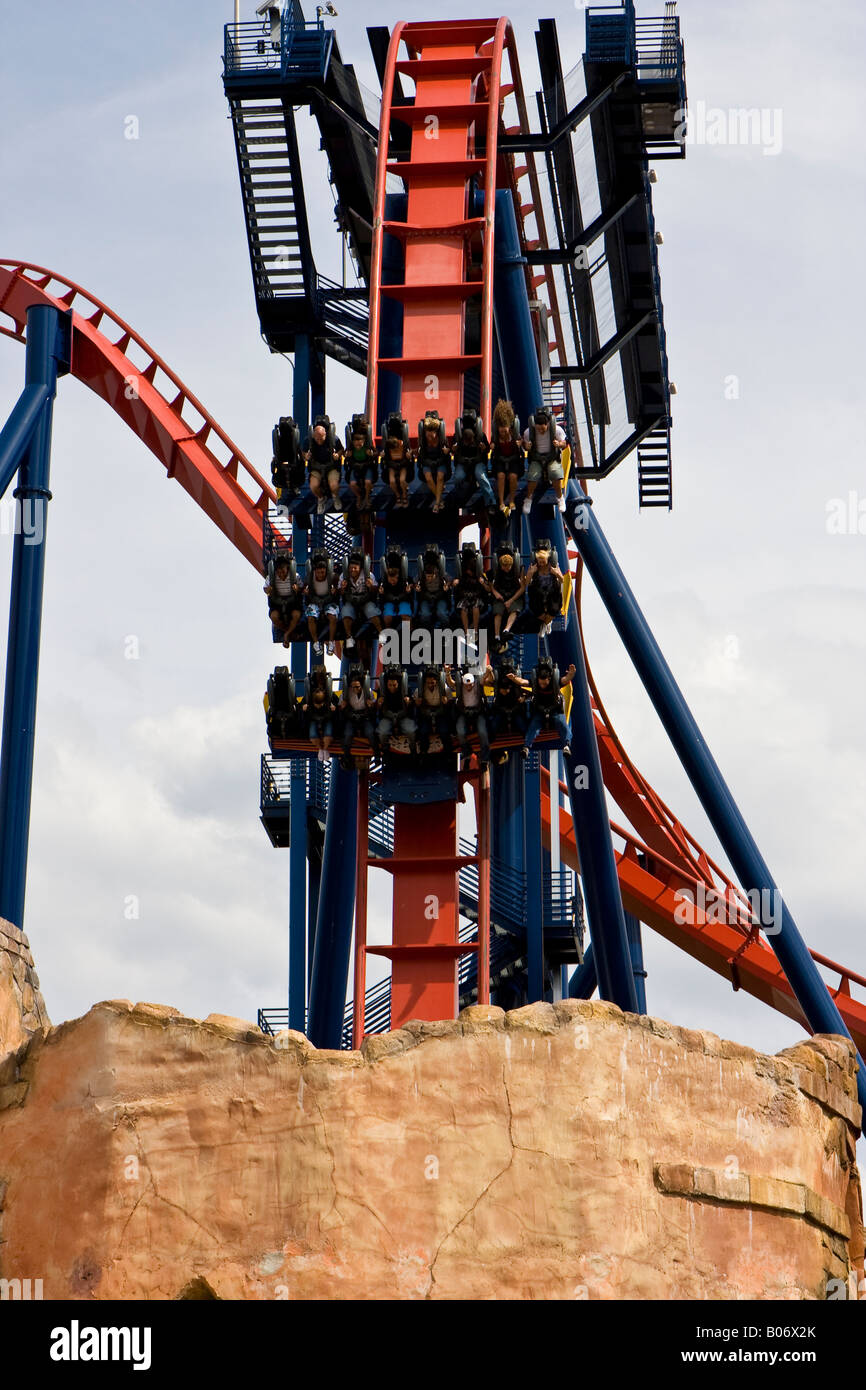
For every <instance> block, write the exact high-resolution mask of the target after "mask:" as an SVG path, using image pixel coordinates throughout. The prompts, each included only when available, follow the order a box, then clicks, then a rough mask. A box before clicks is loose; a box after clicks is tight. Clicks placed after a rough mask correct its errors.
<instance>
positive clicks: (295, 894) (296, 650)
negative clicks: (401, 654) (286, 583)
mask: <svg viewBox="0 0 866 1390" xmlns="http://www.w3.org/2000/svg"><path fill="white" fill-rule="evenodd" d="M295 370H296V373H297V368H296V369H295ZM295 404H296V405H297V384H296V396H295ZM292 553H293V555H294V557H295V562H296V564H297V565H298V568H299V570H300V572H301V573H303V570H304V565H305V564H306V561H307V533H306V531H304V530H303V528H302V527H300V526H297V525H294V526H293V527H292ZM307 659H308V648H307V645H306V643H305V642H293V643H292V646H291V667H292V675H293V676H294V678H295V685H296V687H297V690H298V694H300V693H301V692H302V691H303V688H304V678H305V676H306V674H307ZM291 768H292V775H291V779H290V782H289V1027H290V1028H295V1029H296V1030H297V1031H298V1032H299V1033H303V1032H306V1026H307V1019H306V1013H307V959H306V948H307V941H306V937H307V884H306V873H307V776H306V763H305V760H304V759H303V758H293V759H292V763H291Z"/></svg>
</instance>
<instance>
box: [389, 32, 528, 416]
mask: <svg viewBox="0 0 866 1390" xmlns="http://www.w3.org/2000/svg"><path fill="white" fill-rule="evenodd" d="M509 34H510V25H509V23H508V20H506V19H497V20H458V21H454V22H449V23H426V22H425V23H401V24H397V25H396V26H395V28H394V32H393V34H392V36H391V43H390V46H389V49H388V55H387V59H386V62H385V72H384V75H383V82H382V113H381V121H380V126H379V155H378V165H377V179H376V199H375V205H374V217H373V256H372V272H371V284H370V350H369V371H368V391H367V409H368V412H369V414H370V418H371V420H373V422H374V425H375V426H378V424H379V423H380V422H379V421H378V420H377V419H376V411H377V401H378V389H379V374H380V372H381V371H391V372H396V373H397V374H398V375H399V376H400V378H401V387H402V394H401V411H402V413H403V416H404V417H405V419H406V420H407V421H408V422H409V428H410V430H411V431H413V432H414V429H415V427H416V422H417V421H418V419H419V418H420V417H421V416H422V415H423V414H424V412H425V410H428V409H431V408H435V409H437V410H438V411H439V414H440V415H441V416H442V418H443V419H444V420H445V421H446V423H447V426H448V428H449V429H450V427H451V421H452V420H453V419H455V418H456V417H457V416H458V415H459V414H460V411H461V410H462V407H463V377H464V375H465V373H466V372H467V371H468V370H469V369H470V368H473V367H478V368H479V369H480V377H481V415H482V418H483V420H484V425H485V429H486V430H487V431H488V432H489V429H490V412H491V401H490V382H491V373H492V362H493V259H494V258H493V225H494V209H495V200H496V175H497V164H498V160H497V140H498V132H499V123H500V107H501V101H502V100H504V95H502V94H501V82H500V70H501V66H502V57H503V52H504V46H505V43H506V40H507V38H508V36H509ZM401 44H403V45H405V46H406V49H407V50H408V52H409V55H410V56H409V58H408V59H402V60H401V59H400V58H399V52H400V46H401ZM398 73H402V74H403V75H404V76H407V77H410V78H411V79H412V80H414V82H415V99H414V102H413V103H411V104H407V105H402V104H401V105H397V106H395V105H394V102H393V97H394V79H395V77H396V75H397V74H398ZM394 121H399V122H401V123H402V124H403V125H404V126H408V127H409V128H410V130H411V149H410V157H409V159H408V160H396V161H395V160H389V157H388V149H389V141H390V135H391V126H392V122H394ZM482 125H483V131H484V141H483V147H482V141H481V128H482ZM389 175H391V176H394V175H398V176H399V177H400V178H401V179H402V180H403V181H404V183H405V185H406V188H407V190H408V192H407V214H406V220H405V222H396V221H388V220H387V219H386V217H385V197H386V184H387V178H388V176H389ZM473 179H483V183H484V211H483V215H482V216H481V217H477V216H474V215H473V209H472V208H471V207H470V206H469V197H470V189H471V187H472V181H473ZM386 235H390V236H394V237H397V238H399V239H400V240H401V241H402V242H403V243H404V247H405V251H404V256H405V261H404V272H403V283H402V284H401V285H383V284H382V258H383V242H384V237H385V236H386ZM477 236H480V237H481V240H482V258H481V279H480V281H479V280H477V279H474V278H470V274H471V257H470V246H471V244H472V243H473V241H474V239H475V238H476V237H477ZM479 290H480V293H481V344H480V347H481V351H480V353H467V352H466V343H465V337H466V303H467V300H468V299H470V298H472V297H474V296H475V295H476V294H477V293H478V292H479ZM383 297H385V298H392V299H397V300H399V301H400V302H401V303H402V305H403V342H402V348H401V352H400V356H399V357H383V356H382V355H381V352H380V346H381V342H380V339H381V300H382V298H383Z"/></svg>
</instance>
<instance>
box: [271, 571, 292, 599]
mask: <svg viewBox="0 0 866 1390" xmlns="http://www.w3.org/2000/svg"><path fill="white" fill-rule="evenodd" d="M274 592H275V593H276V594H277V596H278V597H279V598H291V597H292V592H293V591H292V580H291V577H290V576H289V575H286V577H285V579H280V578H279V577H278V576H277V575H275V576H274Z"/></svg>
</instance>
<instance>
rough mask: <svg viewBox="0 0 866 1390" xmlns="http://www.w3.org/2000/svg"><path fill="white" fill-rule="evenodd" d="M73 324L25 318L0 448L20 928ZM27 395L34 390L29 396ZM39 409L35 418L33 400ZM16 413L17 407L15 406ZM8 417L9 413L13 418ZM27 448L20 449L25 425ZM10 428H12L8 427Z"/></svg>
mask: <svg viewBox="0 0 866 1390" xmlns="http://www.w3.org/2000/svg"><path fill="white" fill-rule="evenodd" d="M71 322H72V316H71V315H70V314H64V313H62V312H61V311H60V310H58V309H54V308H50V307H49V306H47V305H34V306H32V307H31V308H30V309H28V311H27V356H26V364H25V392H24V397H22V400H24V399H25V398H26V401H28V402H30V404H29V405H26V404H25V405H24V406H22V409H21V411H20V412H19V414H18V415H17V417H15V424H14V428H12V429H11V430H10V432H9V435H8V436H7V438H6V440H4V448H5V450H6V458H5V459H4V458H3V456H2V455H0V472H8V466H9V464H10V463H11V460H12V459H13V458H14V457H16V456H17V457H18V458H19V459H20V468H19V475H18V487H17V488H16V489H15V497H16V498H17V499H18V503H19V506H18V520H19V522H20V523H21V524H20V525H18V526H17V528H16V534H15V542H14V546H13V551H12V596H11V600H10V604H9V641H8V644H7V648H6V693H5V700H4V704H3V741H2V752H0V917H5V918H6V920H7V921H9V922H12V923H13V924H14V925H15V926H16V927H23V925H24V895H25V887H26V881H27V848H28V840H29V835H30V802H31V795H32V790H33V753H34V743H35V736H36V689H37V683H38V678H39V636H40V632H41V629H42V593H43V586H44V579H45V526H46V519H47V511H48V502H49V500H50V498H51V493H50V492H49V490H48V481H49V471H50V459H51V422H52V414H53V403H54V396H55V393H56V390H57V378H58V376H61V375H63V374H64V373H65V372H67V371H68V370H69V361H70V351H71ZM28 388H35V390H29V389H28ZM38 395H41V396H42V405H41V407H40V408H39V409H38V410H37V409H36V407H35V402H36V399H37V396H38ZM19 405H21V402H19ZM13 415H14V412H13ZM28 420H29V427H30V434H29V440H28V441H27V443H26V447H24V425H25V423H26V422H27V421H28ZM10 424H12V422H11V421H10Z"/></svg>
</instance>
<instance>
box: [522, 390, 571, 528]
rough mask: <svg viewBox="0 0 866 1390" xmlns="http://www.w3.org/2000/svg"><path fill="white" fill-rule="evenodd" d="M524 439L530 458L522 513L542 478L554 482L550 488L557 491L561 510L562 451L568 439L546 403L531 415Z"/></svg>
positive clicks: (563, 498) (527, 510)
mask: <svg viewBox="0 0 866 1390" xmlns="http://www.w3.org/2000/svg"><path fill="white" fill-rule="evenodd" d="M523 442H524V444H525V445H526V447H527V451H528V452H527V458H528V459H529V467H528V468H527V470H526V497H525V499H524V502H523V511H524V513H525V514H526V515H527V516H528V515H529V512H530V510H531V508H532V498H533V495H534V493H535V489H536V488H537V487H538V484H539V483H540V482H541V480H542V478H545V479H546V481H547V482H548V483H549V484H552V485H553V490H554V492H555V493H556V505H557V506H558V508H559V510H560V511H561V512H564V511H565V497H564V495H563V491H562V485H563V479H564V477H565V474H564V473H563V470H562V451H563V449H564V448H565V445H566V444H567V443H568V440H567V439H566V437H565V431H564V430H563V429H562V428H561V427H560V426H559V425H558V424H557V423H556V421H555V420H554V419H553V416H552V415H551V413H550V411H549V410H548V409H547V406H540V407H539V409H538V410H536V412H535V414H534V415H530V417H529V428H528V429H527V430H526V431H525V433H524V435H523Z"/></svg>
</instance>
